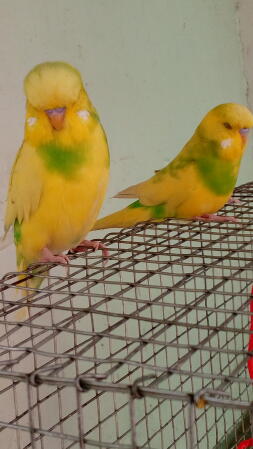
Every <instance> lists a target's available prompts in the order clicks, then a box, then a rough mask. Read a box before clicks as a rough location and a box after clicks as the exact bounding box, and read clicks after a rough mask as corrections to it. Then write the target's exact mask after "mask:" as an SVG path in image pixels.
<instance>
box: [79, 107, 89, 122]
mask: <svg viewBox="0 0 253 449" xmlns="http://www.w3.org/2000/svg"><path fill="white" fill-rule="evenodd" d="M77 115H79V117H81V118H82V119H83V120H88V118H89V116H90V113H89V111H87V110H86V109H81V110H80V111H78V112H77Z"/></svg>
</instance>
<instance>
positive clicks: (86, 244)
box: [69, 240, 109, 259]
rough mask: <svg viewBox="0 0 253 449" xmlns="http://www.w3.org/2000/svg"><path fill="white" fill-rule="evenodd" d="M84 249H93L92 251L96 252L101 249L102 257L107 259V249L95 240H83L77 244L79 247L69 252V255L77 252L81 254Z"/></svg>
mask: <svg viewBox="0 0 253 449" xmlns="http://www.w3.org/2000/svg"><path fill="white" fill-rule="evenodd" d="M86 249H93V251H97V250H98V249H101V251H102V254H103V257H104V258H105V259H108V257H109V251H108V249H107V247H106V246H105V245H104V244H103V243H101V242H99V241H96V240H93V241H92V240H83V241H82V242H81V243H79V245H78V246H77V247H76V248H73V249H70V250H69V254H74V253H78V252H82V251H85V250H86Z"/></svg>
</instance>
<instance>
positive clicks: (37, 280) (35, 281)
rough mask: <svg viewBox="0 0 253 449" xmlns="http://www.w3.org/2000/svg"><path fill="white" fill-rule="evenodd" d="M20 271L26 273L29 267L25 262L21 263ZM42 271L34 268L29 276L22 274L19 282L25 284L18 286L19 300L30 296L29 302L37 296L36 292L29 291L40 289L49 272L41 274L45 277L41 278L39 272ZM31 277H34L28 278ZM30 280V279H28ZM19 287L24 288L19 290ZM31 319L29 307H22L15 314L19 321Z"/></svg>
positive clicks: (39, 268)
mask: <svg viewBox="0 0 253 449" xmlns="http://www.w3.org/2000/svg"><path fill="white" fill-rule="evenodd" d="M18 268H19V271H25V270H26V268H27V266H26V265H25V263H24V261H23V260H21V261H20V263H19V266H18ZM40 271H41V267H38V268H34V269H33V270H30V271H29V273H27V274H23V273H22V274H20V275H19V276H18V279H19V281H23V282H19V284H18V285H17V289H16V290H17V295H18V299H19V300H20V299H22V298H24V297H25V296H29V300H31V299H32V296H33V295H34V294H36V291H34V292H33V291H32V290H29V289H30V288H32V289H37V288H39V287H40V285H41V283H42V282H43V280H44V276H46V275H48V271H45V272H43V273H41V274H43V277H41V276H39V275H38V274H39V272H40ZM29 275H32V277H30V278H28V277H29ZM27 278H28V279H27ZM18 287H23V288H24V289H23V288H18ZM28 318H29V313H28V307H22V308H20V309H18V310H17V312H16V313H15V320H17V321H24V320H26V319H28Z"/></svg>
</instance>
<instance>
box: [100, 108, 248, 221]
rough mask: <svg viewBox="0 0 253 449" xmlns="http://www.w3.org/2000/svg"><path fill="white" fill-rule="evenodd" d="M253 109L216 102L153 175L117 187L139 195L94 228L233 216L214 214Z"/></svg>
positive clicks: (232, 175) (228, 188)
mask: <svg viewBox="0 0 253 449" xmlns="http://www.w3.org/2000/svg"><path fill="white" fill-rule="evenodd" d="M252 126H253V115H252V113H251V112H250V111H249V110H248V109H247V108H246V107H245V106H242V105H240V104H235V103H227V104H221V105H219V106H217V107H215V108H214V109H212V110H211V111H209V112H208V114H207V115H206V116H205V117H204V118H203V120H202V121H201V122H200V124H199V126H198V127H197V129H196V130H195V132H194V134H193V136H192V137H191V139H190V140H189V141H188V142H187V143H186V145H185V146H184V148H183V149H182V150H181V152H180V153H179V154H178V156H177V157H176V158H175V159H174V160H173V161H172V162H170V163H169V164H168V165H167V166H166V167H164V168H163V169H162V170H158V171H157V172H156V173H155V175H154V176H152V177H151V178H150V179H148V180H147V181H144V182H141V183H140V184H136V185H133V186H131V187H129V188H127V189H125V190H122V191H121V192H120V193H118V194H117V195H116V196H115V198H138V200H137V201H135V202H134V203H132V204H130V205H129V206H128V207H126V208H124V209H122V210H120V211H118V212H115V213H113V214H111V215H108V216H107V217H104V218H102V219H100V220H98V221H97V222H96V223H95V226H94V227H93V229H105V228H116V227H119V228H121V227H127V226H132V225H135V224H136V223H138V222H141V221H145V220H149V219H153V220H161V219H163V218H170V217H171V218H177V219H194V220H197V219H202V220H207V221H220V222H221V221H236V219H235V218H234V217H225V216H219V215H215V213H216V212H217V211H218V210H219V209H220V208H221V207H222V206H223V205H224V204H225V203H226V202H227V201H229V199H230V198H231V195H232V192H233V189H234V186H235V183H236V180H237V176H238V171H239V167H240V162H241V157H242V155H243V152H244V149H245V146H246V143H247V136H248V132H249V128H251V127H252Z"/></svg>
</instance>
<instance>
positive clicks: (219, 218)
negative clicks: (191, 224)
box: [193, 214, 239, 223]
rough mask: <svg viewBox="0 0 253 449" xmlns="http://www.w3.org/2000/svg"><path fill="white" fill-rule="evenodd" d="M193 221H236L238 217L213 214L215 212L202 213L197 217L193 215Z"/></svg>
mask: <svg viewBox="0 0 253 449" xmlns="http://www.w3.org/2000/svg"><path fill="white" fill-rule="evenodd" d="M193 220H194V221H197V220H200V221H214V222H217V223H226V222H230V223H238V222H239V220H238V218H235V217H227V216H225V215H215V214H204V215H201V216H199V217H193Z"/></svg>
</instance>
